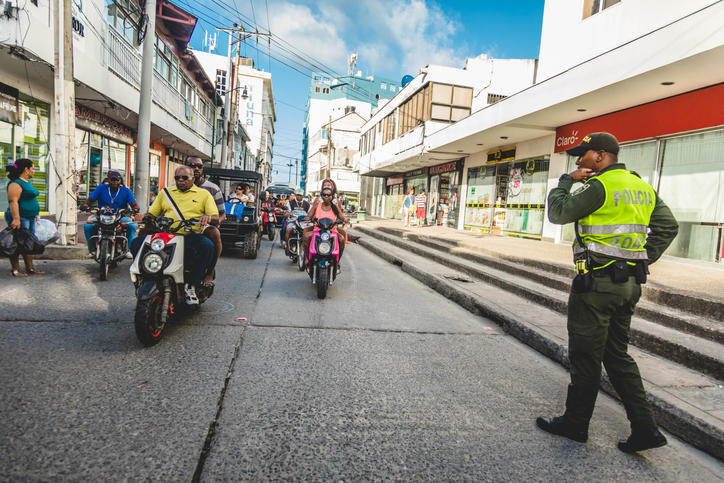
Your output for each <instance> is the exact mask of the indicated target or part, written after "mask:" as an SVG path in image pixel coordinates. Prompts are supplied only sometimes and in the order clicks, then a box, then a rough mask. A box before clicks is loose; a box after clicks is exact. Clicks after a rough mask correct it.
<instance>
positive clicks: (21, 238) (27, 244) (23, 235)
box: [15, 227, 45, 255]
mask: <svg viewBox="0 0 724 483" xmlns="http://www.w3.org/2000/svg"><path fill="white" fill-rule="evenodd" d="M15 243H16V244H17V246H18V252H19V253H20V254H21V255H41V254H42V253H43V252H44V251H45V245H43V244H42V243H40V240H38V237H37V236H35V235H33V233H32V232H31V231H30V230H28V229H26V228H23V227H20V228H18V229H17V230H15Z"/></svg>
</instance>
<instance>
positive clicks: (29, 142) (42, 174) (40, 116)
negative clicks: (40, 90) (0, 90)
mask: <svg viewBox="0 0 724 483" xmlns="http://www.w3.org/2000/svg"><path fill="white" fill-rule="evenodd" d="M18 99H19V113H18V114H19V115H20V119H21V122H22V124H18V125H14V124H9V123H6V122H0V151H1V152H2V162H0V179H2V180H3V181H2V182H0V211H5V210H7V208H8V196H7V173H6V171H5V168H6V166H7V164H8V163H10V164H12V163H13V162H14V160H16V159H22V158H27V159H30V160H31V161H32V162H33V164H34V165H35V175H34V176H33V180H32V185H33V186H35V188H37V189H38V191H39V192H40V195H39V196H38V202H39V204H40V211H47V210H48V199H47V194H48V189H47V173H48V167H47V166H46V159H47V156H48V129H49V128H50V125H49V120H50V119H49V116H50V114H49V111H48V110H49V107H50V106H49V105H48V104H46V103H44V102H39V101H37V100H34V99H33V98H31V97H30V96H26V95H24V94H22V93H21V94H19V96H18Z"/></svg>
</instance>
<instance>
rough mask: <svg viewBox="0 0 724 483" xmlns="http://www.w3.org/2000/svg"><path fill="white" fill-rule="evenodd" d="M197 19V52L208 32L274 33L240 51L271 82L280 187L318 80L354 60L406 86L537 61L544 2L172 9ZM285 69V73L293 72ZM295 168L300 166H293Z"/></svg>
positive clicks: (228, 4) (248, 4)
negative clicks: (449, 72) (411, 79)
mask: <svg viewBox="0 0 724 483" xmlns="http://www.w3.org/2000/svg"><path fill="white" fill-rule="evenodd" d="M174 2H175V3H177V4H178V5H179V6H180V7H182V8H184V9H186V10H188V11H190V12H191V13H192V14H194V15H196V16H197V17H198V18H199V22H198V24H197V25H196V30H195V31H194V35H193V38H192V40H191V46H192V47H193V48H194V49H196V50H208V48H206V49H204V48H203V41H204V33H205V31H208V32H209V34H212V35H213V33H214V31H215V28H216V27H226V28H228V27H231V24H232V23H233V22H236V23H240V24H242V25H244V27H245V28H246V29H249V30H250V29H254V28H258V30H259V31H260V32H268V31H271V33H272V36H273V41H272V44H271V47H270V46H269V43H268V41H267V40H266V39H264V38H260V39H259V43H258V44H257V42H256V40H254V39H253V38H251V39H249V40H247V42H246V43H245V45H242V49H241V55H243V56H246V57H250V58H253V59H254V61H255V63H256V67H257V68H260V69H263V70H265V71H271V73H272V85H273V89H274V97H275V101H276V108H277V122H276V124H275V129H276V136H275V144H274V154H275V157H274V170H275V171H278V174H275V176H274V180H275V181H287V180H289V173H290V169H291V179H292V182H294V166H292V167H291V168H290V167H289V166H287V164H288V163H289V162H290V161H289V160H288V158H286V157H284V156H288V157H291V158H299V157H300V155H301V130H302V123H303V118H304V106H305V103H306V100H307V95H308V92H309V83H310V77H309V75H310V72H311V70H312V69H315V68H316V70H331V71H333V72H332V74H333V75H334V74H335V73H336V74H346V73H347V57H348V55H349V54H350V53H352V51H356V52H357V54H358V60H357V66H356V69H355V70H357V71H360V70H361V71H362V73H363V75H373V74H374V75H378V76H382V77H388V78H391V79H401V78H402V76H404V75H405V74H411V75H415V74H417V72H418V70H419V69H420V68H421V67H424V66H425V65H427V64H436V65H446V66H451V67H459V68H462V67H464V66H465V59H466V58H468V57H476V56H478V55H480V54H487V55H489V56H491V57H494V58H499V59H502V58H506V59H535V58H538V50H539V47H540V33H541V25H542V20H543V5H544V0H513V1H488V0H480V1H462V0H456V1H446V2H433V1H429V0H399V1H397V2H389V1H383V0H366V1H363V2H359V1H349V0H335V1H333V0H319V1H316V2H312V1H306V0H266V1H260V0H198V1H193V0H174ZM227 43H228V37H227V36H226V34H225V33H222V32H220V33H218V35H217V45H216V49H215V50H214V51H213V52H214V53H216V54H220V55H226V49H227ZM285 64H286V65H285ZM291 162H292V163H293V161H291Z"/></svg>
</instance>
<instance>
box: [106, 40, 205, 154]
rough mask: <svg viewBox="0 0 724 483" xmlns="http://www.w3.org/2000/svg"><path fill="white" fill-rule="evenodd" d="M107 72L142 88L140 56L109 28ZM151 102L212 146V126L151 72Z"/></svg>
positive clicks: (156, 73) (154, 72)
mask: <svg viewBox="0 0 724 483" xmlns="http://www.w3.org/2000/svg"><path fill="white" fill-rule="evenodd" d="M108 45H109V49H108V50H109V59H108V68H109V69H110V70H111V71H113V72H115V73H116V74H117V75H118V76H119V77H120V78H121V79H123V80H125V81H126V82H128V83H129V84H131V85H132V86H133V87H135V88H136V89H138V90H140V88H141V56H140V55H138V52H136V51H135V50H134V49H133V48H132V47H131V46H130V45H128V43H127V42H126V41H125V39H123V37H121V35H120V34H118V32H116V31H115V30H114V29H113V28H112V27H109V28H108ZM153 102H154V103H156V104H157V105H158V106H159V107H161V108H162V109H163V110H165V111H166V112H168V113H169V114H171V115H172V116H173V117H175V118H176V119H177V120H178V121H179V122H180V123H181V124H183V125H184V126H186V127H188V128H189V129H190V130H191V131H194V132H195V133H197V134H198V135H199V136H201V137H203V138H204V139H205V140H206V141H208V142H209V143H210V142H211V134H212V125H211V122H210V121H208V120H206V119H204V118H203V117H202V116H201V114H200V113H199V111H197V110H196V108H195V107H194V106H192V105H190V104H187V102H186V99H184V98H183V97H182V96H181V94H180V93H179V92H178V91H177V90H176V89H174V87H173V86H172V85H171V84H169V82H168V81H166V79H164V78H163V77H161V75H160V74H159V73H158V72H156V70H155V69H154V71H153Z"/></svg>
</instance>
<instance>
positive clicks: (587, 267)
mask: <svg viewBox="0 0 724 483" xmlns="http://www.w3.org/2000/svg"><path fill="white" fill-rule="evenodd" d="M573 288H574V289H575V290H576V292H578V293H584V292H588V291H590V290H591V289H592V288H593V271H592V270H591V261H590V260H586V259H581V260H576V277H575V278H574V279H573Z"/></svg>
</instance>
